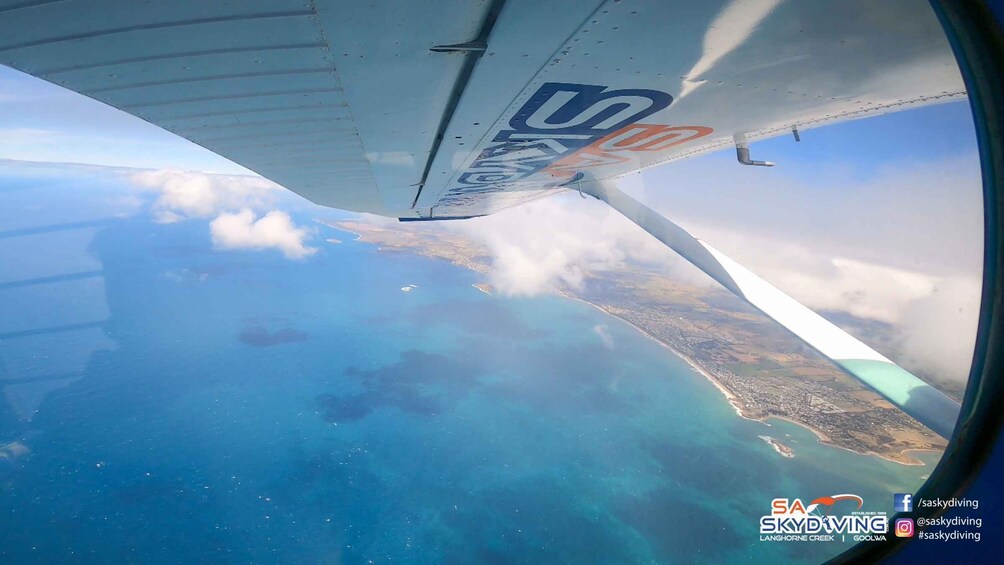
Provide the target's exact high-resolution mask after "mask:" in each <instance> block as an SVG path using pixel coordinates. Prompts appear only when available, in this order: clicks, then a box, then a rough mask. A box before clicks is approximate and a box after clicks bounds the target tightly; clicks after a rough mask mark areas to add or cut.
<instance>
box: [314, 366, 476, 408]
mask: <svg viewBox="0 0 1004 565" xmlns="http://www.w3.org/2000/svg"><path fill="white" fill-rule="evenodd" d="M345 374H346V376H348V377H349V378H351V379H353V380H355V381H357V382H358V383H359V384H360V385H361V386H362V388H363V392H361V393H358V394H351V395H338V394H322V395H319V396H317V397H315V402H316V403H317V407H318V409H319V410H320V411H321V417H322V418H323V419H324V421H326V422H329V423H335V422H352V421H356V420H360V419H362V418H365V417H366V416H367V415H369V414H370V413H371V412H373V411H374V410H376V409H378V408H381V407H394V408H397V409H399V410H401V411H403V412H408V413H410V414H416V415H419V416H436V415H439V414H442V413H444V412H447V411H449V410H452V409H453V407H454V406H455V405H456V404H457V403H458V402H460V401H461V400H463V399H464V398H466V397H467V395H468V394H470V392H471V390H472V389H474V388H475V387H477V386H479V379H480V377H481V375H482V370H481V369H480V367H478V366H477V365H476V364H474V363H470V362H467V361H464V360H460V359H457V358H455V357H450V356H446V355H439V354H434V353H425V352H422V351H418V350H411V351H405V352H404V353H402V354H401V358H400V361H398V362H396V363H391V364H390V365H385V366H383V367H380V368H377V369H366V370H364V369H359V368H358V367H349V368H348V369H346V371H345Z"/></svg>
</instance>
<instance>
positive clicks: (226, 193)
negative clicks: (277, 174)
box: [130, 170, 281, 223]
mask: <svg viewBox="0 0 1004 565" xmlns="http://www.w3.org/2000/svg"><path fill="white" fill-rule="evenodd" d="M130 179H131V180H132V182H133V183H134V184H137V185H139V186H140V187H143V188H145V189H148V190H151V191H153V192H156V193H157V195H158V196H157V199H156V200H155V201H154V203H153V213H154V217H155V218H156V219H157V221H158V222H162V223H173V222H177V221H180V220H183V219H187V218H211V217H213V216H216V215H218V214H220V213H222V212H233V211H237V210H244V209H251V210H263V209H267V208H270V207H272V206H273V204H274V202H275V197H276V195H277V194H276V193H277V192H278V191H279V190H281V189H280V188H279V187H278V186H276V185H275V183H273V182H271V181H268V180H265V179H263V178H260V177H245V176H230V175H212V174H206V173H197V172H191V171H172V170H158V171H139V172H136V173H133V174H132V175H131V176H130Z"/></svg>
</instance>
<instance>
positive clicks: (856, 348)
mask: <svg viewBox="0 0 1004 565" xmlns="http://www.w3.org/2000/svg"><path fill="white" fill-rule="evenodd" d="M580 190H581V191H582V192H585V193H587V194H591V195H593V196H595V197H596V198H598V199H600V200H602V201H604V202H606V203H607V204H609V205H610V206H611V207H612V208H613V209H615V210H617V211H618V212H620V213H621V214H623V215H624V216H625V217H626V218H627V219H629V220H631V221H632V222H634V223H635V224H637V225H638V226H639V227H641V228H642V229H644V230H645V231H647V232H648V233H650V234H652V235H653V236H655V238H656V239H658V240H659V241H661V242H663V243H664V244H666V245H667V246H668V247H669V248H670V249H672V250H673V251H676V252H677V253H678V254H680V255H681V256H682V257H683V258H684V259H686V260H687V261H690V262H691V263H692V264H693V265H694V266H696V267H697V268H698V269H700V270H702V271H704V272H705V273H707V274H708V275H709V276H711V278H713V279H715V280H716V281H717V282H718V283H720V284H721V285H722V286H724V287H725V288H727V289H728V290H730V291H732V293H734V294H735V295H736V296H738V297H740V298H742V299H743V300H745V301H746V302H748V303H750V304H751V305H753V306H754V307H755V308H756V309H758V310H760V311H761V312H763V313H764V314H766V315H767V316H769V317H770V318H772V319H773V320H775V321H776V322H778V323H779V324H781V325H782V326H784V327H785V328H786V329H787V330H788V331H790V332H791V333H793V334H795V336H797V337H798V338H799V339H801V340H802V341H804V342H805V343H807V344H808V345H810V346H811V347H812V348H813V349H815V350H816V351H818V352H819V353H821V354H822V355H823V356H824V357H826V358H828V359H830V360H831V361H833V362H834V363H836V364H837V365H838V366H839V367H840V368H841V369H843V370H844V371H845V372H847V373H848V374H849V375H851V376H852V377H854V378H855V379H857V380H858V381H860V382H862V383H864V384H865V385H866V386H868V387H869V388H871V389H873V390H874V391H875V392H877V393H879V394H881V395H882V396H883V397H885V398H886V400H888V401H889V402H891V403H893V404H895V405H896V406H897V407H899V408H900V409H901V410H902V411H904V412H906V413H907V414H909V415H910V416H912V417H913V418H915V419H916V420H918V421H919V422H920V423H922V424H924V425H925V426H927V427H928V428H930V429H931V430H932V431H934V432H935V433H937V434H938V435H940V436H941V437H943V438H945V439H951V435H952V430H953V429H954V428H955V422H956V420H957V419H958V417H959V410H960V405H959V403H958V402H956V401H955V400H953V399H952V398H950V397H948V396H947V395H945V394H944V393H942V392H941V391H939V390H937V389H936V388H934V387H932V386H931V385H929V384H927V383H925V382H924V381H922V380H920V379H919V378H917V377H916V376H915V375H913V374H912V373H910V372H909V371H907V370H906V369H904V368H902V367H900V366H899V365H897V364H895V363H893V362H892V361H890V360H889V359H887V358H886V357H885V356H883V355H882V354H881V353H879V352H877V351H875V350H874V349H872V348H871V347H868V346H867V345H865V344H864V343H862V342H861V341H859V340H858V339H857V338H855V337H853V336H851V335H850V334H848V333H847V332H845V331H843V330H842V329H840V328H838V327H837V326H836V325H834V324H832V323H830V322H829V321H827V320H826V319H825V318H823V317H822V316H820V315H819V314H817V313H815V312H813V311H812V310H810V309H809V308H807V307H806V306H803V305H802V304H801V303H799V302H798V301H796V300H795V299H794V298H792V297H790V296H788V295H787V294H785V293H783V292H781V291H780V290H779V289H778V288H776V287H775V286H773V285H771V284H770V283H768V282H767V281H765V280H763V279H761V278H760V277H758V276H756V275H755V274H753V273H752V272H750V271H749V269H746V268H745V267H743V266H742V265H740V264H738V263H736V262H735V261H733V260H732V259H730V258H729V257H727V256H725V255H724V254H722V252H720V251H718V250H717V249H715V248H714V247H711V246H710V245H708V244H707V243H705V242H703V241H701V240H700V239H698V238H696V237H694V236H693V235H691V234H690V233H689V232H687V230H685V229H683V228H681V227H680V226H678V225H676V224H674V223H673V222H671V221H669V220H668V219H666V218H665V217H664V216H662V215H661V214H659V213H658V212H656V211H655V210H652V209H651V208H649V207H648V206H645V205H644V204H642V203H641V202H639V201H638V200H636V199H634V198H633V197H631V196H629V195H628V194H626V193H624V192H623V191H621V190H620V189H619V188H617V187H616V186H614V185H613V183H612V182H600V181H588V182H583V183H582V185H581V187H580Z"/></svg>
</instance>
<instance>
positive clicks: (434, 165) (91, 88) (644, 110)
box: [0, 0, 964, 218]
mask: <svg viewBox="0 0 1004 565" xmlns="http://www.w3.org/2000/svg"><path fill="white" fill-rule="evenodd" d="M0 62H2V63H4V64H6V65H9V66H12V67H14V68H17V69H20V70H22V71H24V72H27V73H30V74H32V75H35V76H38V77H41V78H44V79H46V80H49V81H51V82H54V83H56V84H59V85H62V86H65V87H67V88H69V89H71V90H74V91H77V92H80V93H82V94H85V95H87V96H90V97H92V98H95V99H97V100H100V101H102V102H105V103H107V104H110V105H111V106H114V107H116V108H119V109H122V110H124V111H126V112H129V113H131V114H134V115H136V116H139V117H141V118H143V119H144V120H147V121H149V122H151V123H154V124H156V125H159V126H161V127H163V128H165V129H167V130H169V131H172V132H175V133H177V134H178V135H180V136H182V137H185V138H187V139H189V140H191V141H193V142H195V143H197V144H199V145H202V146H204V147H207V148H208V149H210V150H212V151H214V152H216V153H218V154H220V155H223V156H224V157H227V158H229V159H231V160H233V161H234V162H236V163H238V164H240V165H243V166H245V167H247V168H249V169H251V170H253V171H255V172H257V173H259V174H261V175H262V176H265V177H267V178H269V179H271V180H273V181H275V182H277V183H279V184H281V185H283V186H285V187H286V188H289V189H290V190H293V191H295V192H297V193H300V194H301V195H303V196H305V197H307V198H309V199H311V200H313V201H315V202H318V203H320V204H324V205H327V206H333V207H338V208H345V209H350V210H356V211H363V212H371V213H376V214H381V215H386V216H392V217H411V218H444V217H468V216H476V215H483V214H490V213H492V212H495V211H497V210H500V209H503V208H506V207H509V206H512V205H515V204H518V203H521V202H525V201H528V200H532V199H535V198H539V197H541V196H545V195H548V194H551V193H553V192H555V191H558V190H561V189H562V188H564V187H566V186H568V185H569V184H570V183H572V182H574V180H575V179H576V178H577V177H578V176H581V175H583V174H587V173H588V174H589V175H590V176H591V177H593V178H599V179H607V178H613V177H617V176H619V175H623V174H626V173H629V172H632V171H637V170H640V169H643V168H646V167H651V166H654V165H658V164H662V163H666V162H670V161H673V160H677V159H683V158H687V157H690V156H694V155H698V154H701V153H704V152H708V151H714V150H717V149H722V148H727V147H730V146H731V145H732V144H733V143H734V141H733V139H734V136H736V135H744V136H746V137H747V138H749V139H750V140H755V139H757V138H760V137H765V136H772V135H778V134H781V133H787V132H789V131H790V130H791V129H792V128H793V127H798V128H801V129H807V128H811V127H815V126H818V125H822V124H826V123H832V122H836V121H840V120H846V119H853V118H857V117H863V116H868V115H874V114H878V113H882V112H889V111H895V110H898V109H902V108H906V107H910V106H914V105H921V104H928V103H933V102H938V101H944V100H950V99H953V98H957V97H959V96H962V95H963V94H964V92H963V87H962V82H961V78H960V77H959V72H958V70H957V68H956V66H955V63H954V60H953V59H952V55H951V52H950V50H949V48H948V45H947V43H946V40H945V38H944V35H943V33H942V32H941V30H940V27H939V25H938V22H937V21H936V19H935V17H934V14H933V13H932V10H931V9H930V7H929V6H928V5H927V4H926V2H923V1H922V0H894V1H888V2H881V3H876V2H868V1H866V0H853V1H830V2H811V3H809V2H791V1H789V2H784V1H781V0H732V1H699V0H686V1H680V2H663V1H661V0H631V1H619V0H607V1H600V0H587V1H581V0H551V1H548V2H539V1H537V0H492V1H480V2H467V1H462V0H447V1H443V2H424V1H423V2H371V3H361V2H340V1H336V0H314V1H309V0H297V1H294V0H254V1H247V2H236V1H234V2H225V1H221V2H203V1H201V0H177V1H173V2H143V3H142V4H141V5H137V4H136V3H135V2H131V1H127V0H103V1H97V0H58V1H56V0H51V1H50V0H38V1H32V2H24V1H23V0H0Z"/></svg>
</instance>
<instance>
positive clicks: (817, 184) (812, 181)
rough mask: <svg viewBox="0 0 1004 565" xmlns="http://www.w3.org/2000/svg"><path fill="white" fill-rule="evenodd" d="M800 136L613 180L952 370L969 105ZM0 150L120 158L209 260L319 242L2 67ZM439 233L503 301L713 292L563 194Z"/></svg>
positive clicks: (210, 164) (956, 363) (975, 181)
mask: <svg viewBox="0 0 1004 565" xmlns="http://www.w3.org/2000/svg"><path fill="white" fill-rule="evenodd" d="M801 137H802V141H801V142H797V143H796V142H795V141H794V139H793V138H792V137H791V136H782V137H778V138H774V139H771V140H766V141H758V142H755V143H753V144H752V146H751V152H752V156H753V158H754V159H764V160H769V161H774V162H776V163H777V164H778V165H777V167H774V168H772V169H764V168H758V167H743V166H740V165H739V164H738V163H736V161H735V155H734V153H733V152H732V151H731V150H729V151H724V152H719V153H715V154H709V155H704V156H701V157H697V158H694V159H690V160H686V161H680V162H675V163H671V164H668V165H664V166H660V167H655V168H652V169H648V170H646V171H644V172H641V173H636V174H633V175H629V176H627V177H625V178H623V179H622V180H621V181H620V183H621V186H622V188H624V189H625V190H627V191H628V192H629V193H631V194H633V195H635V196H637V197H639V198H641V199H642V200H643V201H645V202H646V203H648V204H649V205H651V206H652V207H654V208H655V209H657V210H659V211H660V212H661V213H663V214H665V215H666V216H667V217H668V218H670V219H672V220H674V221H676V222H678V223H680V224H681V225H683V226H684V227H686V228H687V229H688V230H690V231H691V232H692V233H694V234H695V235H697V236H698V237H701V238H702V239H704V240H706V241H708V242H710V243H711V244H712V245H714V246H715V247H717V248H718V249H720V250H721V251H723V252H725V253H726V254H728V255H730V256H731V257H733V258H734V259H736V260H737V261H739V262H740V263H742V264H744V265H746V266H747V267H749V268H750V269H751V270H753V271H754V272H756V273H757V274H759V275H761V276H762V277H764V278H765V279H767V280H768V281H770V282H772V283H773V284H775V285H776V286H778V287H780V288H781V289H782V290H784V291H786V292H788V293H789V294H791V295H792V296H794V297H795V298H796V299H798V300H800V301H802V302H803V303H805V304H807V305H808V306H810V307H812V308H815V309H817V310H822V311H827V312H828V311H835V312H844V313H848V314H851V315H854V316H856V317H859V318H863V319H869V320H877V321H880V322H883V323H885V324H888V325H889V327H890V331H891V332H893V334H894V340H893V341H895V342H896V344H897V346H898V353H899V357H898V358H894V360H896V361H897V362H899V363H901V364H903V365H904V366H905V367H907V368H908V369H915V370H923V371H925V372H926V373H927V374H932V375H935V376H937V377H939V378H945V379H953V380H961V379H965V378H966V377H967V376H968V367H969V364H970V361H971V356H972V343H973V338H974V335H975V327H976V316H977V312H978V308H979V288H980V287H979V285H980V270H981V266H982V224H981V222H982V200H981V189H980V177H979V161H978V156H977V153H976V142H975V135H974V133H973V128H972V120H971V117H970V114H969V107H968V104H967V103H966V102H953V103H948V104H943V105H938V106H932V107H926V108H921V109H916V110H909V111H905V112H900V113H897V114H890V115H886V116H881V117H876V118H869V119H866V120H858V121H853V122H846V123H842V124H837V125H832V126H827V127H824V128H818V129H813V130H808V131H804V132H801ZM0 159H8V160H15V161H34V162H39V161H41V162H49V163H76V164H87V165H100V166H107V167H118V168H122V169H120V174H121V175H124V176H126V177H127V178H128V180H129V182H130V183H131V184H132V185H133V186H135V187H136V188H137V190H138V191H140V192H142V193H146V194H148V195H150V196H151V201H152V204H151V205H150V206H149V209H148V210H146V213H149V214H151V215H152V217H153V218H154V219H155V220H156V221H158V222H163V223H171V222H179V221H190V220H195V221H205V222H207V225H208V228H209V237H211V238H212V241H213V244H214V246H215V247H216V248H217V249H219V250H220V251H221V252H236V251H242V252H247V251H254V250H257V251H270V252H280V253H282V254H283V255H284V256H286V257H287V258H289V259H290V260H297V261H302V260H309V258H310V256H311V255H312V254H313V253H314V252H316V249H317V247H316V245H317V241H314V239H315V238H316V237H317V236H316V233H315V231H314V230H312V229H311V228H310V226H301V225H297V224H296V223H295V222H294V220H293V219H292V218H291V216H290V215H289V213H288V211H289V210H288V208H289V207H290V206H291V205H295V206H297V207H299V206H308V207H309V205H308V204H307V203H306V202H305V201H302V199H298V197H294V198H288V197H285V196H283V194H284V191H283V189H281V188H280V187H277V186H276V185H275V184H273V183H271V182H269V181H267V180H264V179H261V178H258V177H254V176H248V175H252V174H251V173H250V172H249V171H247V170H246V169H244V168H243V167H240V166H239V165H236V164H234V163H231V162H229V161H227V160H226V159H223V158H222V157H219V156H217V155H215V154H213V153H211V152H209V151H208V150H205V149H203V148H201V147H198V146H196V145H194V144H192V143H190V142H188V141H185V140H183V139H181V138H179V137H177V136H175V135H173V134H171V133H168V132H166V131H163V130H161V129H160V128H158V127H156V126H153V125H151V124H147V123H145V122H143V121H142V120H140V119H138V118H134V117H132V116H129V115H127V114H125V113H123V112H120V111H118V110H115V109H113V108H110V107H108V106H105V105H104V104H102V103H99V102H96V101H93V100H90V99H87V98H85V97H83V96H80V95H77V94H75V93H72V92H69V91H66V90H64V89H62V88H60V87H57V86H54V85H51V84H49V83H46V82H44V81H41V80H38V79H35V78H33V77H30V76H28V75H25V74H22V73H20V72H18V71H14V70H11V69H8V68H6V67H2V66H0ZM133 169H135V170H133ZM140 169H142V170H140ZM80 170H88V169H86V168H85V169H80V168H79V167H77V171H78V172H79V171H80ZM94 170H95V171H97V170H96V169H94ZM210 173H211V174H210ZM94 174H96V175H97V174H98V173H97V172H95V173H94ZM291 203H295V204H291ZM371 221H384V220H380V219H377V218H371ZM442 229H451V230H460V231H463V232H465V233H467V234H469V235H471V236H472V237H474V238H477V239H479V240H480V241H482V242H484V243H485V244H486V245H487V246H488V247H489V249H491V251H492V253H493V261H494V264H495V271H494V273H493V274H492V275H491V276H492V279H493V280H492V281H491V282H492V283H493V284H494V285H495V286H496V287H497V288H498V289H499V290H500V292H502V293H505V294H516V295H533V294H538V293H541V292H547V291H548V290H550V289H553V288H554V287H556V286H558V285H571V286H575V285H578V284H581V282H582V280H583V273H584V271H586V270H594V271H596V270H604V269H617V268H624V266H625V265H626V264H627V263H628V262H630V261H642V262H647V263H650V264H656V265H658V266H659V267H660V268H664V269H665V270H667V271H668V272H670V273H672V274H673V275H674V276H677V277H680V278H683V279H685V280H688V281H690V282H693V283H695V284H713V283H711V282H710V280H709V279H708V278H707V277H705V276H704V275H703V274H701V273H699V272H697V271H696V269H694V268H692V267H690V266H689V265H687V264H685V263H684V262H683V261H682V260H680V259H678V258H675V256H674V255H673V254H672V253H671V252H669V251H668V250H666V249H665V248H663V247H662V246H661V244H660V243H658V242H656V241H655V240H654V239H652V238H651V237H649V236H648V235H647V234H645V233H643V232H642V231H641V230H640V229H638V228H637V227H636V226H634V225H632V224H631V223H630V222H628V221H627V220H625V219H623V218H621V217H620V216H618V215H617V214H616V212H613V211H612V210H610V209H608V208H607V207H606V206H605V205H603V204H602V203H600V202H598V201H595V200H592V199H589V200H583V199H581V198H579V196H578V195H577V194H574V193H570V194H569V193H566V194H564V195H561V196H558V197H553V198H548V199H544V200H541V201H537V202H534V203H531V204H529V205H525V206H522V207H518V208H515V209H512V210H508V211H505V212H502V213H500V214H497V215H495V216H491V217H487V218H481V219H477V220H470V221H465V222H455V223H450V224H449V225H446V224H444V225H443V227H442Z"/></svg>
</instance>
